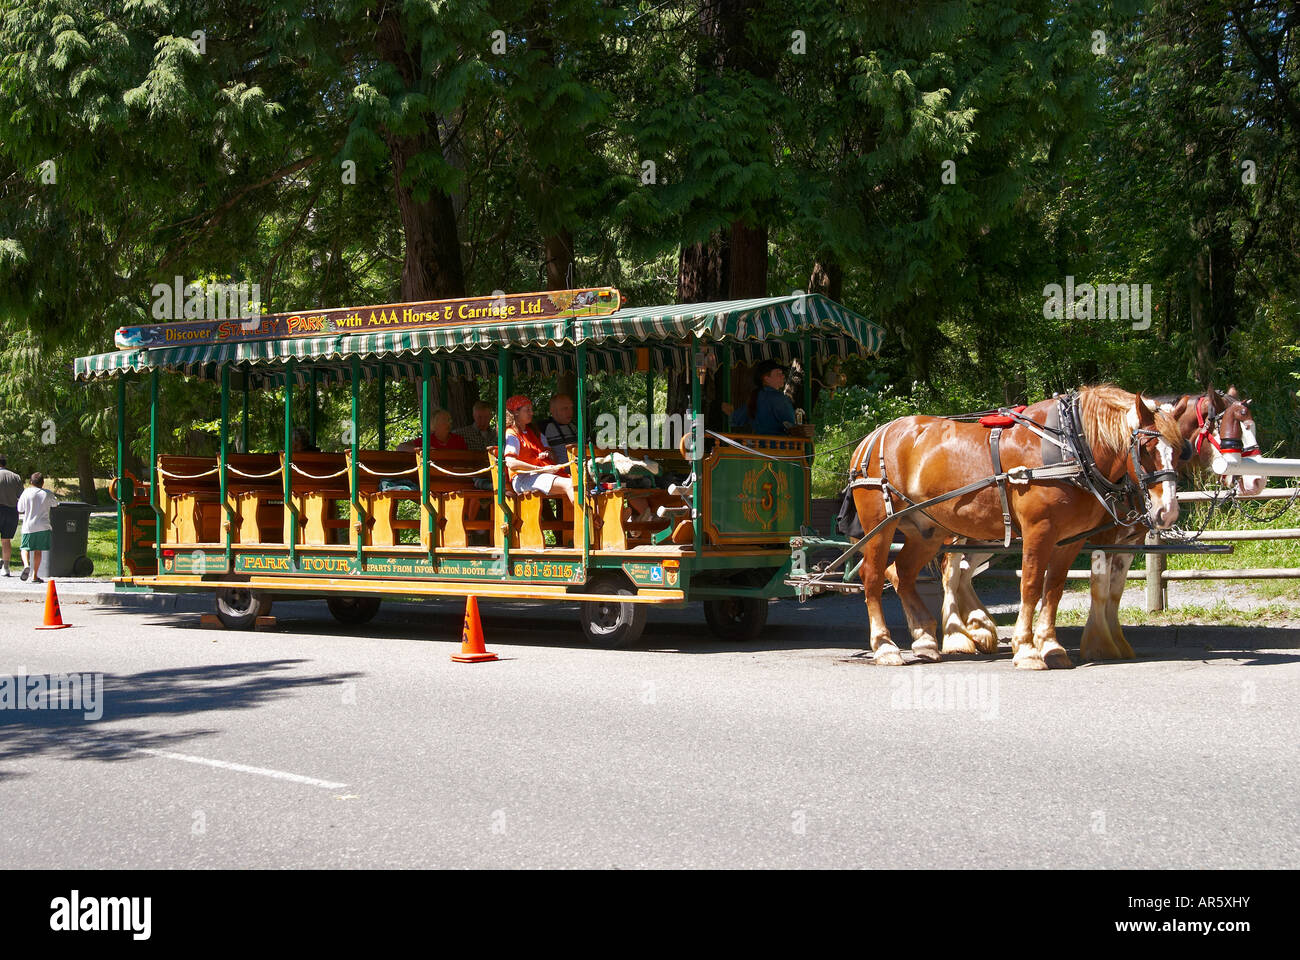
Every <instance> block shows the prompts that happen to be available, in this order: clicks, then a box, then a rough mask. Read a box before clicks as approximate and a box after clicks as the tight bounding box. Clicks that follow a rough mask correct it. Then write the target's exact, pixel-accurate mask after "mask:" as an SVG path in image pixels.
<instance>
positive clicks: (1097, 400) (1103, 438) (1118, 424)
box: [1079, 383, 1183, 456]
mask: <svg viewBox="0 0 1300 960" xmlns="http://www.w3.org/2000/svg"><path fill="white" fill-rule="evenodd" d="M1143 399H1145V398H1143ZM1133 401H1134V395H1133V394H1131V393H1129V392H1128V391H1127V390H1121V389H1120V388H1119V387H1117V386H1115V385H1114V384H1113V383H1100V384H1096V385H1094V386H1091V387H1083V388H1082V389H1081V390H1080V391H1079V406H1080V407H1081V408H1082V410H1083V433H1084V436H1085V437H1086V438H1087V441H1088V445H1089V446H1090V447H1092V449H1093V450H1094V451H1095V450H1098V449H1102V448H1104V449H1107V450H1110V451H1111V452H1112V453H1114V454H1116V455H1118V456H1127V455H1128V448H1129V438H1130V437H1131V436H1132V432H1133V431H1132V428H1131V427H1130V426H1129V422H1128V414H1129V411H1130V410H1132V409H1133ZM1155 418H1156V423H1155V428H1156V429H1157V430H1158V431H1160V436H1161V437H1163V438H1164V440H1165V442H1166V443H1168V444H1169V446H1170V447H1172V448H1173V449H1174V450H1181V449H1182V447H1183V436H1182V433H1180V432H1179V430H1178V424H1177V423H1176V422H1175V421H1174V418H1173V417H1171V416H1169V414H1167V413H1165V412H1163V411H1161V410H1156V411H1155Z"/></svg>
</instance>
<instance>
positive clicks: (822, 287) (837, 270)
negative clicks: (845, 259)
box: [808, 253, 844, 303]
mask: <svg viewBox="0 0 1300 960" xmlns="http://www.w3.org/2000/svg"><path fill="white" fill-rule="evenodd" d="M808 292H809V293H820V294H824V295H825V296H828V297H830V298H831V299H832V300H834V301H835V302H836V303H838V302H839V301H840V298H841V297H842V296H843V292H844V268H843V267H841V266H840V265H839V261H837V260H836V259H835V257H834V256H833V255H832V254H830V253H821V254H819V255H818V257H817V262H816V263H814V264H813V268H812V274H811V275H810V276H809V277H808Z"/></svg>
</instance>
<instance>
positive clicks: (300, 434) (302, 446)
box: [292, 427, 320, 453]
mask: <svg viewBox="0 0 1300 960" xmlns="http://www.w3.org/2000/svg"><path fill="white" fill-rule="evenodd" d="M292 450H293V452H294V453H320V447H318V446H316V444H314V443H312V442H311V434H309V433H308V432H307V431H306V430H304V429H303V428H302V427H295V428H294V431H293V447H292Z"/></svg>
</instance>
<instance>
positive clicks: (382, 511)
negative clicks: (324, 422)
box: [347, 450, 423, 547]
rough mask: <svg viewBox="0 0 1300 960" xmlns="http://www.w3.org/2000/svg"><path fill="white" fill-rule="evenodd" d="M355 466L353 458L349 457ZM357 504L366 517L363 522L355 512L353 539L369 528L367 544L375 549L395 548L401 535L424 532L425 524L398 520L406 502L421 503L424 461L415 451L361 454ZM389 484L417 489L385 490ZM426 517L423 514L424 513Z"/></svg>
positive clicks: (358, 464) (366, 534)
mask: <svg viewBox="0 0 1300 960" xmlns="http://www.w3.org/2000/svg"><path fill="white" fill-rule="evenodd" d="M347 459H348V465H349V467H351V465H352V454H351V452H349V453H348V454H347ZM356 466H357V503H359V504H360V505H361V510H362V513H363V514H364V516H365V520H364V521H363V520H362V518H361V515H358V513H357V510H356V507H355V506H353V508H352V536H353V538H354V539H353V541H352V542H353V543H356V539H355V537H356V535H357V532H358V530H359V528H360V527H361V525H362V523H364V524H365V531H364V533H365V538H364V540H363V541H362V542H363V543H365V544H367V545H369V546H372V547H392V546H396V545H397V544H398V543H399V542H400V531H402V530H416V531H418V530H420V525H421V520H418V519H417V520H402V519H399V518H398V516H397V505H398V504H399V503H402V502H409V503H419V502H420V458H419V455H418V454H417V453H416V452H415V451H414V450H361V451H358V453H357V460H356ZM385 480H389V481H392V482H397V483H409V484H411V485H412V486H413V487H414V488H415V489H412V490H400V489H389V490H381V489H380V484H382V483H383V482H384V481H385ZM421 516H423V512H422V513H421Z"/></svg>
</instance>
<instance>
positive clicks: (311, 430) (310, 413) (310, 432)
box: [245, 367, 320, 452]
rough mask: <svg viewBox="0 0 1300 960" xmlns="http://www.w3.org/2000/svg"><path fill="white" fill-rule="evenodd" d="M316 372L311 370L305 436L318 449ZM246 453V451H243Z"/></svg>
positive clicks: (313, 369) (314, 369)
mask: <svg viewBox="0 0 1300 960" xmlns="http://www.w3.org/2000/svg"><path fill="white" fill-rule="evenodd" d="M316 384H317V371H316V368H315V367H312V369H311V397H310V399H311V406H309V407H308V408H307V436H309V437H311V445H312V446H313V447H317V448H319V447H320V444H319V443H317V442H316V405H317V399H316V398H317V395H318V391H317V385H316ZM245 452H247V451H245Z"/></svg>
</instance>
